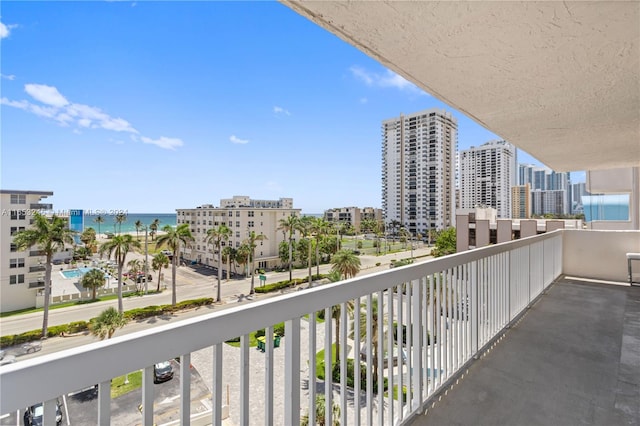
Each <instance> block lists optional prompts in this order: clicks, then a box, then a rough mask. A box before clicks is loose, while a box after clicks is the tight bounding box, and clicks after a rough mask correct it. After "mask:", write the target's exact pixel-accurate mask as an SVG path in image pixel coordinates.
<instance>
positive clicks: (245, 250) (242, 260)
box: [235, 241, 251, 273]
mask: <svg viewBox="0 0 640 426" xmlns="http://www.w3.org/2000/svg"><path fill="white" fill-rule="evenodd" d="M250 257H251V247H249V244H248V243H247V242H246V241H245V242H244V243H242V244H240V247H238V248H237V249H236V253H235V260H236V262H237V263H238V265H240V266H241V267H242V268H241V269H242V272H243V273H245V272H247V273H248V271H247V270H246V268H247V265H248V264H249V258H250Z"/></svg>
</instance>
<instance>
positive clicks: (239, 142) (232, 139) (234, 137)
mask: <svg viewBox="0 0 640 426" xmlns="http://www.w3.org/2000/svg"><path fill="white" fill-rule="evenodd" d="M229 140H230V141H231V142H233V143H238V144H242V145H244V144H246V143H249V139H240V138H239V137H237V136H236V135H231V137H230V138H229Z"/></svg>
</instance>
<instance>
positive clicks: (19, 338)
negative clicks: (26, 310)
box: [0, 297, 284, 348]
mask: <svg viewBox="0 0 640 426" xmlns="http://www.w3.org/2000/svg"><path fill="white" fill-rule="evenodd" d="M211 304H213V298H211V297H206V298H201V299H194V300H184V301H182V302H180V303H177V304H176V306H172V305H161V306H147V307H145V308H136V309H131V310H129V311H126V312H125V313H124V317H125V318H126V319H127V320H135V319H144V318H149V317H152V316H156V315H162V314H165V313H171V312H178V311H182V310H186V309H191V308H196V307H198V306H205V305H211ZM91 321H93V318H92V319H91V320H89V321H74V322H70V323H69V324H62V325H55V326H52V327H49V328H48V329H47V337H54V336H59V335H60V334H62V333H65V334H73V333H80V332H82V331H86V330H88V329H89V323H90V322H91ZM282 335H284V329H283V333H282ZM41 336H42V330H40V329H38V330H31V331H26V332H24V333H21V334H13V335H9V336H2V337H0V348H5V347H7V346H15V345H20V344H23V343H27V342H32V341H34V340H39V339H40V337H41Z"/></svg>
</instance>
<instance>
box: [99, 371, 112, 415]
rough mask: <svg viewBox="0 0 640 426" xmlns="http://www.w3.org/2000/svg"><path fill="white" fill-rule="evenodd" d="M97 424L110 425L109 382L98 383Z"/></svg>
mask: <svg viewBox="0 0 640 426" xmlns="http://www.w3.org/2000/svg"><path fill="white" fill-rule="evenodd" d="M98 424H99V425H100V426H109V425H110V424H111V380H107V381H106V382H101V383H98Z"/></svg>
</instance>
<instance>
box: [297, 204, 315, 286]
mask: <svg viewBox="0 0 640 426" xmlns="http://www.w3.org/2000/svg"><path fill="white" fill-rule="evenodd" d="M298 231H300V234H301V235H302V238H306V239H307V241H308V243H309V244H308V247H309V249H308V253H307V266H308V267H309V288H311V287H313V276H312V274H311V248H312V246H313V244H312V239H311V236H312V234H313V217H312V216H304V217H302V218H301V219H300V221H299V222H298Z"/></svg>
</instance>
